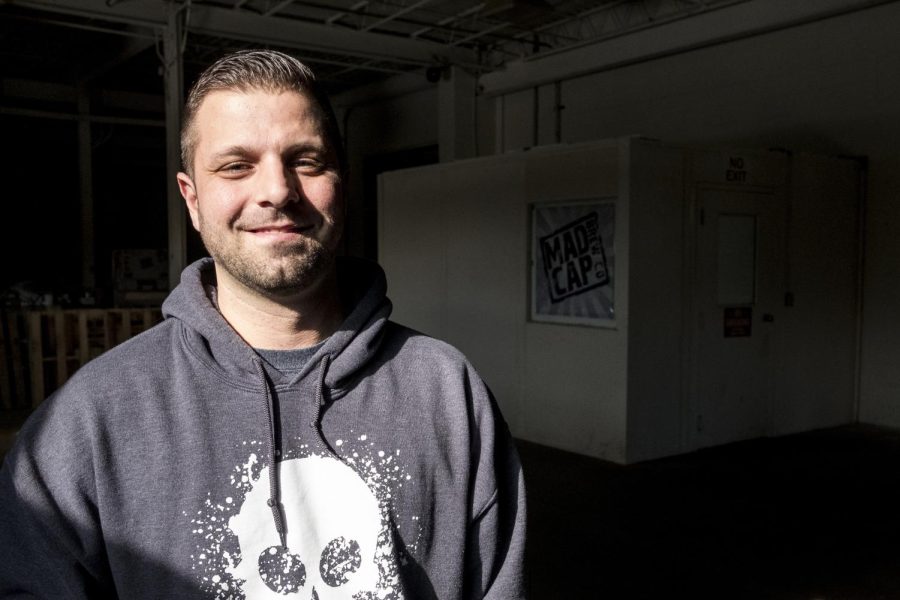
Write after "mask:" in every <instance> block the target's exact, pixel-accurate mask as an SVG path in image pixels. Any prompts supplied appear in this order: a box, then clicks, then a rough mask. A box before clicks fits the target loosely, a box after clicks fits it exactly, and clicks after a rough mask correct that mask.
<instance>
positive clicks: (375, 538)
mask: <svg viewBox="0 0 900 600" xmlns="http://www.w3.org/2000/svg"><path fill="white" fill-rule="evenodd" d="M280 475H281V482H282V486H281V502H282V505H283V506H284V507H285V510H284V512H285V518H286V527H287V540H288V549H287V551H285V549H284V548H282V547H281V545H280V542H279V538H278V533H277V532H276V530H275V525H274V522H273V520H272V511H271V509H270V508H269V506H268V504H267V500H268V498H269V469H268V468H264V469H263V470H262V472H261V473H260V476H259V479H258V480H257V481H256V483H255V484H254V486H253V489H252V490H251V491H250V493H249V494H247V497H246V499H245V500H244V504H243V506H242V507H241V510H240V512H239V513H238V514H237V515H235V516H233V517H232V518H231V519H230V521H229V523H228V526H229V528H230V529H231V531H233V532H234V534H235V535H236V536H237V538H238V542H239V543H240V549H241V556H242V557H243V559H242V560H241V562H240V563H239V564H238V565H237V566H236V567H235V568H234V569H232V574H233V575H234V576H235V578H237V579H243V580H244V581H245V583H244V585H243V591H244V593H245V594H246V596H247V598H248V599H256V598H283V597H284V596H285V595H290V596H292V597H295V595H296V594H299V598H302V599H303V600H310V599H316V600H343V599H351V598H352V599H357V598H381V597H384V596H385V594H383V593H379V587H380V585H379V577H380V573H379V568H378V561H379V559H380V558H384V557H385V556H390V555H391V549H390V548H383V547H380V544H384V543H389V540H390V537H389V536H386V535H382V531H383V530H384V527H383V519H382V515H381V510H380V509H379V506H378V501H377V500H376V499H375V496H374V495H373V494H372V492H371V491H370V490H369V488H368V486H366V484H365V482H363V480H362V479H360V477H359V476H358V475H357V474H356V473H355V472H354V471H353V469H351V468H350V467H348V466H347V465H345V464H343V463H342V462H340V461H338V460H335V459H333V458H330V457H323V456H310V457H308V458H298V459H293V460H287V461H284V462H283V463H281V465H280ZM380 591H381V592H384V591H385V590H383V589H381V590H380Z"/></svg>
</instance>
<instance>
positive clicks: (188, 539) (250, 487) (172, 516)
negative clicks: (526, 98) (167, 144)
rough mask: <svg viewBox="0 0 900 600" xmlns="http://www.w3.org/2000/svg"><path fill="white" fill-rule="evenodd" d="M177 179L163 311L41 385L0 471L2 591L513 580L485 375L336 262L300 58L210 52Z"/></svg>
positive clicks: (63, 594)
mask: <svg viewBox="0 0 900 600" xmlns="http://www.w3.org/2000/svg"><path fill="white" fill-rule="evenodd" d="M185 113H186V114H185V119H184V121H185V122H184V129H183V134H182V158H183V162H184V167H185V172H183V173H179V174H178V184H179V186H180V189H181V193H182V195H183V196H184V198H185V201H186V203H187V208H188V211H189V212H190V216H191V221H192V223H193V225H194V227H195V228H196V229H197V230H198V231H199V232H200V235H201V237H202V239H203V241H204V243H205V245H206V247H207V249H208V250H209V253H210V255H211V256H212V260H210V259H206V260H203V261H200V262H198V263H195V264H194V265H191V266H190V267H188V268H187V269H186V270H185V272H184V273H183V275H182V279H181V284H180V285H179V286H178V287H177V288H176V289H175V290H174V291H173V292H172V294H171V295H170V296H169V298H168V299H167V300H166V302H165V304H164V306H163V312H164V314H165V316H166V320H165V321H164V322H163V323H161V324H160V325H158V326H157V327H155V328H153V329H151V330H150V331H148V332H145V333H144V334H141V335H139V336H137V337H136V338H133V339H132V340H129V341H128V342H126V343H124V344H122V345H121V346H119V347H117V348H116V349H114V350H112V351H111V352H108V353H107V354H105V355H104V356H102V357H100V358H98V359H96V360H95V361H93V362H92V363H89V364H88V365H86V366H85V367H84V368H83V369H81V371H80V372H79V373H77V374H76V375H75V376H74V377H73V378H72V379H71V380H70V381H69V382H68V383H67V384H66V385H65V386H64V387H63V388H62V389H61V390H60V391H59V392H58V393H57V394H55V395H54V397H52V398H51V399H49V400H48V401H47V402H45V403H44V405H43V406H41V408H40V409H39V410H38V411H37V412H36V414H35V415H34V416H33V417H32V418H31V419H30V421H29V423H28V424H27V425H26V427H25V428H24V429H23V431H22V432H21V434H20V436H19V437H20V439H19V441H18V443H17V446H16V448H14V450H13V451H12V452H11V453H10V454H9V456H8V457H7V459H6V462H5V464H4V467H3V471H2V474H0V511H2V521H0V546H2V548H0V553H2V555H0V595H4V596H5V595H13V596H15V595H22V596H28V597H33V596H37V597H40V598H95V597H113V596H117V597H120V598H128V599H140V598H179V599H181V598H247V599H254V598H282V597H285V598H303V599H317V600H329V599H348V600H350V599H352V600H365V599H369V600H371V599H376V598H377V599H400V598H405V599H408V600H413V599H414V600H418V599H432V598H440V599H442V600H443V599H457V598H494V599H503V600H507V599H511V598H521V597H522V596H523V591H522V581H521V579H522V576H521V575H522V573H521V571H522V554H523V546H524V523H525V513H524V488H523V483H522V476H521V468H520V466H519V462H518V459H517V457H516V453H515V450H514V448H513V446H512V443H511V439H510V436H509V433H508V431H507V429H506V426H505V424H504V423H503V421H502V418H501V417H500V415H499V413H498V412H497V408H496V406H495V403H494V402H493V399H492V398H491V396H490V393H489V391H488V390H487V389H486V387H485V386H484V384H483V383H482V381H481V380H480V379H479V377H478V375H477V374H476V373H475V371H474V370H473V369H472V367H471V366H470V365H469V364H468V363H467V362H466V361H465V359H464V358H463V357H462V356H461V355H460V354H459V353H458V352H457V351H456V350H454V349H453V348H451V347H449V346H447V345H446V344H443V343H441V342H438V341H435V340H433V339H430V338H427V337H425V336H422V335H420V334H417V333H415V332H413V331H410V330H408V329H405V328H403V327H401V326H399V325H396V324H395V323H393V322H391V321H389V320H388V316H389V314H390V311H391V305H390V302H389V301H388V299H387V298H386V296H385V290H386V284H385V279H384V274H383V272H382V271H381V270H380V269H379V268H378V267H377V266H376V265H374V264H372V263H368V262H365V261H361V260H350V259H336V258H335V252H336V249H337V246H338V242H339V240H340V235H341V230H342V225H343V220H344V210H345V206H344V199H343V181H344V176H345V171H346V165H345V162H344V156H343V153H342V151H341V147H340V141H339V136H338V132H337V127H336V125H335V120H334V116H333V113H332V111H331V108H330V107H329V105H328V102H327V100H326V99H325V97H324V96H323V95H322V93H321V92H320V89H319V86H318V84H317V83H316V81H315V79H314V77H313V75H312V73H311V72H309V70H308V69H307V68H306V67H305V66H304V65H302V64H301V63H299V62H298V61H296V60H295V59H293V58H291V57H289V56H287V55H284V54H280V53H277V52H270V51H246V52H239V53H237V54H233V55H230V56H227V57H225V58H223V59H221V60H220V61H218V62H217V63H216V64H214V65H212V66H211V67H210V68H209V69H207V71H205V72H204V73H203V74H202V75H201V77H200V79H199V80H198V82H197V83H196V84H195V86H194V88H193V89H192V91H191V93H190V95H189V98H188V101H187V106H186V109H185Z"/></svg>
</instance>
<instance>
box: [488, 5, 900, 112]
mask: <svg viewBox="0 0 900 600" xmlns="http://www.w3.org/2000/svg"><path fill="white" fill-rule="evenodd" d="M896 1H897V0H818V1H817V2H783V0H753V1H749V2H739V3H737V4H731V5H726V6H724V7H722V8H714V9H713V10H710V11H708V12H704V13H702V14H699V15H696V14H695V15H693V16H691V18H689V19H688V18H682V19H679V20H674V21H670V22H666V23H662V24H657V25H651V26H647V27H645V28H644V29H641V30H637V31H631V32H629V33H628V34H627V35H618V36H612V37H610V38H608V39H603V40H601V41H595V42H587V43H584V44H581V45H578V46H570V47H566V48H562V49H560V50H557V51H549V52H544V53H541V54H539V55H536V56H533V57H527V58H524V59H521V60H517V61H512V62H509V63H507V64H506V66H505V68H503V69H502V70H497V71H494V72H492V73H487V74H485V75H482V76H481V79H480V83H481V85H482V89H483V92H484V93H485V94H488V95H497V94H506V93H510V92H514V91H518V90H523V89H528V88H532V87H535V86H539V85H543V84H547V83H553V82H555V81H562V80H565V79H572V78H575V77H580V76H583V75H589V74H591V73H600V72H603V71H608V70H611V69H616V68H620V67H624V66H628V65H633V64H638V63H641V62H645V61H648V60H655V59H659V58H663V57H666V56H672V55H675V54H679V53H682V52H687V51H690V50H696V49H698V48H704V47H709V46H714V45H717V44H724V43H728V42H732V41H735V40H739V39H745V38H748V37H752V36H756V35H763V34H766V33H771V32H774V31H779V30H783V29H788V28H790V27H796V26H800V25H803V24H806V23H811V22H814V21H817V20H821V19H826V18H830V17H834V16H838V15H841V14H846V13H851V12H855V11H858V10H864V9H867V8H872V7H875V6H879V5H882V4H890V3H893V2H896Z"/></svg>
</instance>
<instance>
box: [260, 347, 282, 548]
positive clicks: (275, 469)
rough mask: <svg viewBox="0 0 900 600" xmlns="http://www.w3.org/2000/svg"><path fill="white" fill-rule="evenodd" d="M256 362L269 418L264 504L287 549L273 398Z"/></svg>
mask: <svg viewBox="0 0 900 600" xmlns="http://www.w3.org/2000/svg"><path fill="white" fill-rule="evenodd" d="M254 363H255V364H256V372H257V373H258V374H259V378H260V381H261V382H262V385H263V394H264V395H265V398H266V416H267V417H268V420H269V465H271V466H270V467H269V499H268V500H267V501H266V504H268V505H269V508H270V509H272V520H273V521H275V531H277V532H278V537H279V539H280V540H281V547H282V548H285V549H287V531H286V530H285V527H284V513H283V512H282V506H281V469H280V468H279V464H278V462H277V458H278V456H279V455H280V454H281V451H280V450H279V449H278V448H276V447H275V407H274V406H273V402H274V399H273V398H272V394H271V393H270V391H269V380H268V379H267V378H266V373H265V371H264V370H263V366H262V362H261V361H259V360H256V361H254Z"/></svg>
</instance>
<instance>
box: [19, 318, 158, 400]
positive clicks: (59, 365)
mask: <svg viewBox="0 0 900 600" xmlns="http://www.w3.org/2000/svg"><path fill="white" fill-rule="evenodd" d="M24 314H25V318H26V322H27V339H28V372H29V384H30V385H29V388H30V389H29V392H30V393H29V394H28V396H29V397H30V405H31V407H35V406H37V405H38V404H40V403H41V402H43V400H44V398H45V397H46V396H47V395H48V394H50V393H51V392H53V391H54V390H56V389H57V388H59V387H60V386H61V385H62V384H63V383H65V382H66V380H67V379H68V378H69V377H71V376H72V374H73V373H75V371H77V370H78V369H79V368H81V366H82V365H84V364H85V363H86V362H88V361H89V360H91V359H92V358H96V357H97V356H99V355H100V354H102V353H103V352H106V351H107V350H109V349H110V348H112V347H113V346H116V345H117V344H120V343H122V342H124V341H125V340H127V339H128V338H130V337H132V336H134V335H137V334H138V333H140V332H142V331H144V330H146V329H149V328H150V327H152V326H153V325H155V324H156V323H158V322H160V321H161V320H162V314H161V312H160V310H159V309H158V308H132V309H124V308H115V309H99V308H97V309H71V310H62V309H56V310H40V311H28V312H26V313H24Z"/></svg>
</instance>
